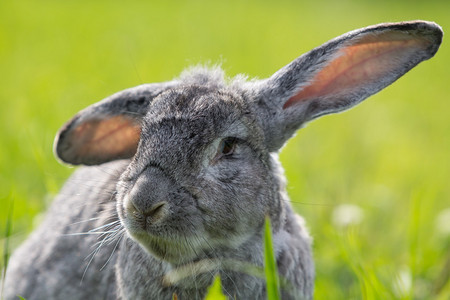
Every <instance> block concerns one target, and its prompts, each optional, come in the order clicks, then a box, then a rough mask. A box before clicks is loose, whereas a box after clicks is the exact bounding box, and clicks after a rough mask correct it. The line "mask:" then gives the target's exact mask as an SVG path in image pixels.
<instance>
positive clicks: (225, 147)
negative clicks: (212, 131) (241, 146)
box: [217, 137, 237, 156]
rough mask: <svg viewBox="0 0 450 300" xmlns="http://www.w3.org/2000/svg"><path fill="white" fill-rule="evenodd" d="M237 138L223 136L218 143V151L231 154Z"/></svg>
mask: <svg viewBox="0 0 450 300" xmlns="http://www.w3.org/2000/svg"><path fill="white" fill-rule="evenodd" d="M236 144H237V139H236V138H233V137H227V138H224V139H223V140H222V141H221V142H220V145H219V149H218V151H217V152H218V153H219V154H221V155H223V156H227V155H231V154H233V152H234V149H235V148H236Z"/></svg>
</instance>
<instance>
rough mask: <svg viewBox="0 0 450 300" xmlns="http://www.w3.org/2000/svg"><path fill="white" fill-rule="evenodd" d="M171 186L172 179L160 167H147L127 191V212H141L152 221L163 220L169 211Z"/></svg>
mask: <svg viewBox="0 0 450 300" xmlns="http://www.w3.org/2000/svg"><path fill="white" fill-rule="evenodd" d="M171 186H173V184H172V181H171V180H170V178H168V177H167V176H166V175H164V173H163V172H162V171H161V170H160V169H158V168H154V167H148V168H147V169H146V170H145V171H144V172H142V174H141V175H140V176H139V178H138V179H137V180H136V183H135V184H134V186H133V188H132V189H131V191H130V193H129V196H128V204H127V210H128V212H130V213H132V214H136V213H138V214H141V215H143V216H144V217H145V218H146V220H149V221H150V222H152V223H154V222H158V221H161V220H163V219H164V218H165V217H166V216H167V215H168V213H169V204H168V202H167V199H168V197H169V193H170V187H171Z"/></svg>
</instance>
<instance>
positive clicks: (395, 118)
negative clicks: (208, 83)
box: [0, 0, 450, 299]
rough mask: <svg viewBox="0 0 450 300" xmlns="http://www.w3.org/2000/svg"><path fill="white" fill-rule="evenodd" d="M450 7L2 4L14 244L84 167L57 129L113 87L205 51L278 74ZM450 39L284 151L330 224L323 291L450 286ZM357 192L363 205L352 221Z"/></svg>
mask: <svg viewBox="0 0 450 300" xmlns="http://www.w3.org/2000/svg"><path fill="white" fill-rule="evenodd" d="M449 11H450V3H448V1H395V2H394V1H356V0H344V1H332V0H326V1H321V2H313V1H288V0H280V1H268V0H267V1H256V0H253V1H252V0H247V1H237V0H233V1H221V2H219V1H206V0H205V1H202V0H193V1H181V0H179V1H128V2H126V3H125V2H123V1H106V0H105V1H48V0H43V1H29V0H24V1H12V0H4V1H1V2H0V70H1V74H2V76H1V78H2V79H1V80H0V140H1V141H2V146H1V147H0V199H1V200H0V201H1V204H0V205H1V209H0V232H1V233H4V232H7V230H6V228H7V220H8V214H9V207H10V205H11V203H12V202H14V213H13V216H12V224H13V227H12V236H11V237H10V238H9V239H8V241H9V243H10V245H9V247H10V248H14V247H15V246H17V244H18V243H19V242H20V241H22V240H23V239H24V238H25V236H26V234H27V233H29V232H30V231H31V230H32V229H33V227H34V226H35V224H36V223H37V222H38V221H39V216H40V213H41V212H43V211H45V209H46V208H47V207H48V204H49V203H50V201H51V199H52V197H53V196H54V195H55V194H56V193H57V191H58V189H59V187H60V186H61V184H62V183H63V182H64V180H65V179H66V178H67V176H68V175H69V174H70V173H71V172H72V169H70V168H67V167H65V166H61V165H59V164H58V163H57V162H56V161H55V159H54V157H53V154H52V142H53V137H54V135H55V133H56V131H57V130H58V128H59V127H60V126H61V125H62V124H63V123H64V122H65V121H66V120H68V119H69V118H70V117H71V116H73V115H74V114H75V113H76V112H77V111H79V110H80V109H82V108H84V107H85V106H87V105H89V104H91V103H93V102H95V101H98V100H100V99H102V98H103V97H106V96H108V95H109V94H111V93H113V92H116V91H118V90H121V89H124V88H127V87H130V86H134V85H138V84H140V83H143V82H155V81H164V80H169V79H171V78H173V77H174V76H176V75H177V74H179V72H180V71H181V70H182V69H183V68H185V67H187V66H189V65H191V64H195V63H204V62H212V63H216V62H221V63H222V65H223V67H224V69H225V70H226V71H227V73H228V74H229V75H235V74H237V73H240V72H245V73H247V74H249V75H250V76H257V77H260V78H263V77H267V76H269V75H270V74H272V73H273V72H275V71H276V70H278V69H279V68H280V67H282V66H284V65H285V64H287V63H289V62H290V61H291V60H292V59H294V58H295V57H297V56H298V55H300V54H301V53H303V52H305V51H307V50H309V49H311V48H313V47H315V46H318V45H320V44H321V43H323V42H325V41H327V40H328V39H330V38H333V37H335V36H337V35H339V34H342V33H344V32H346V31H349V30H352V29H355V28H359V27H363V26H366V25H370V24H375V23H379V22H386V21H401V20H412V19H426V20H433V21H436V22H438V23H439V24H440V25H441V26H443V28H444V31H446V29H447V28H450V18H449V13H448V12H449ZM447 44H448V43H447V40H446V37H444V43H443V45H442V48H441V49H440V51H439V52H438V54H437V55H436V57H435V58H433V59H432V60H430V61H427V62H425V63H423V64H421V65H419V66H418V67H417V68H415V69H414V70H412V71H411V72H410V73H408V74H407V75H406V76H405V77H404V78H402V79H400V80H399V81H398V82H396V83H395V84H394V85H393V86H391V87H389V88H387V89H386V90H385V91H383V92H381V93H380V94H378V95H376V96H374V97H372V98H370V99H369V100H368V101H366V102H364V103H363V104H361V105H360V106H358V107H356V108H355V109H352V110H351V111H349V112H346V113H344V114H339V115H334V116H327V117H324V118H322V119H320V120H318V121H314V122H313V123H311V124H309V125H308V126H307V127H306V128H304V129H302V130H301V131H300V132H299V134H298V135H297V137H295V138H294V139H293V140H292V141H290V143H289V144H288V145H287V146H286V147H285V148H284V149H283V151H282V153H281V159H282V162H283V165H284V166H285V168H286V174H287V177H288V180H289V185H288V192H289V194H290V196H291V199H292V201H293V204H294V206H295V209H296V210H297V211H298V212H299V213H301V214H302V215H303V216H304V217H305V219H306V221H307V224H308V228H309V230H310V232H311V234H312V235H313V237H314V257H315V262H316V269H317V276H316V277H317V278H316V288H315V298H316V299H448V298H449V296H450V283H449V280H448V276H449V272H450V271H449V269H450V262H449V261H450V254H449V253H450V233H449V229H448V228H449V227H450V226H449V225H448V222H450V221H448V220H447V221H446V220H444V221H442V218H441V217H442V216H443V215H442V214H443V213H444V211H445V209H448V208H450V187H449V186H450V185H449V184H448V182H449V174H450V119H449V111H450V101H449V100H450V99H449V97H450V96H449V95H450V84H449V78H450V67H449V66H450V47H449V46H448V45H447ZM343 204H351V205H353V206H352V207H353V208H355V207H356V209H355V210H354V211H356V212H359V213H360V214H359V218H356V219H353V220H351V222H349V223H346V224H343V223H342V222H341V223H340V221H339V220H340V219H339V213H338V212H339V208H342V207H343V208H346V206H342V205H343ZM347 207H348V206H347ZM344 210H345V209H344ZM440 216H441V217H440ZM438 220H440V221H438ZM446 228H447V230H445V229H446ZM1 238H5V237H1ZM2 241H3V240H2ZM0 244H1V245H4V242H2V243H0ZM0 248H1V249H0V252H1V253H0V255H2V257H3V256H4V250H5V249H3V246H2V247H0Z"/></svg>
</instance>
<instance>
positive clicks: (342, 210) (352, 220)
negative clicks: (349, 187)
mask: <svg viewBox="0 0 450 300" xmlns="http://www.w3.org/2000/svg"><path fill="white" fill-rule="evenodd" d="M363 218H364V211H363V210H362V208H360V207H359V206H357V205H354V204H340V205H338V206H336V207H335V209H334V210H333V213H332V215H331V220H332V222H333V224H334V225H335V226H336V227H340V228H344V227H347V226H350V225H357V224H359V223H361V222H362V220H363Z"/></svg>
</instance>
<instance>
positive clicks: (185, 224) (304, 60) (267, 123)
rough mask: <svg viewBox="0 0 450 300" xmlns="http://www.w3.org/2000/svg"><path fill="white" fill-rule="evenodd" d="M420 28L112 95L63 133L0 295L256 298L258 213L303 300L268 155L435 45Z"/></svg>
mask: <svg viewBox="0 0 450 300" xmlns="http://www.w3.org/2000/svg"><path fill="white" fill-rule="evenodd" d="M441 40H442V30H441V29H440V27H439V26H438V25H436V24H435V23H431V22H425V21H411V22H402V23H386V24H379V25H375V26H371V27H366V28H363V29H359V30H355V31H352V32H349V33H347V34H345V35H342V36H340V37H337V38H335V39H333V40H331V41H329V42H327V43H325V44H324V45H322V46H320V47H318V48H315V49H314V50H312V51H310V52H308V53H307V54H304V55H302V56H300V57H299V58H297V59H296V60H294V61H293V62H292V63H290V64H288V65H287V66H285V67H284V68H282V69H281V70H279V71H278V72H276V73H275V74H274V75H273V76H271V77H270V78H268V79H262V80H249V81H248V80H246V78H245V76H242V75H239V76H236V77H235V78H232V79H228V78H225V76H224V74H223V72H222V70H221V69H220V68H219V67H214V68H209V69H208V68H203V67H195V68H192V69H189V70H188V71H185V72H183V73H182V75H181V76H180V77H179V78H177V79H175V80H173V81H169V82H165V83H155V84H144V85H141V86H138V87H135V88H131V89H128V90H125V91H122V92H119V93H117V94H114V95H112V96H110V97H108V98H106V99H104V100H103V101H101V102H99V103H96V104H94V105H92V106H90V107H88V108H86V109H85V110H83V111H81V112H80V113H78V114H77V115H76V116H75V117H74V118H73V119H72V120H70V121H69V122H68V123H67V124H66V125H64V126H63V127H62V129H61V130H60V131H59V133H58V135H57V137H56V140H55V153H56V155H57V157H58V158H59V159H60V160H61V161H63V162H66V163H69V164H73V165H79V164H82V165H87V166H84V167H80V168H79V169H77V170H76V171H75V172H74V173H73V175H72V176H71V177H70V178H69V180H68V181H67V182H66V184H65V185H64V187H63V188H62V189H61V191H60V193H59V195H58V196H57V197H56V199H55V200H54V202H53V203H52V205H51V207H50V209H49V211H48V213H47V215H46V218H45V220H44V221H43V222H42V224H40V226H39V227H38V228H37V229H36V230H35V231H34V232H33V233H32V234H31V235H30V236H29V237H28V239H27V240H26V241H25V242H24V244H23V245H22V246H21V247H19V248H18V249H17V250H16V251H15V252H14V254H13V255H12V257H11V259H10V263H9V268H8V270H7V273H6V278H5V280H6V281H5V287H6V290H5V298H6V299H15V298H16V297H17V295H20V296H23V297H25V298H26V299H30V300H31V299H116V298H120V299H172V297H173V295H174V294H176V295H177V297H178V299H202V298H203V297H204V296H205V295H206V292H207V289H208V287H209V286H210V284H211V283H212V281H213V279H214V277H215V276H216V275H220V278H221V281H222V289H223V293H224V294H225V295H226V296H227V297H229V298H230V299H264V298H265V297H266V287H265V280H264V279H263V278H262V277H260V276H257V274H255V273H254V272H253V273H252V271H251V270H252V266H255V267H260V268H262V267H263V265H264V254H263V252H264V251H263V231H264V223H265V218H266V216H268V217H269V218H270V220H271V225H272V232H273V240H274V251H275V256H276V260H277V266H278V272H279V274H280V276H281V278H282V279H283V280H285V281H286V282H287V284H285V285H282V291H281V296H282V299H311V298H312V295H313V286H314V283H313V282H314V264H313V260H312V254H311V238H310V236H309V234H308V232H307V230H306V229H305V225H304V221H303V219H302V218H301V217H300V216H298V215H297V214H295V213H294V212H293V210H292V208H291V205H290V203H289V198H288V196H287V193H286V189H285V178H284V175H283V169H282V167H281V165H280V163H279V162H278V157H277V152H278V151H279V149H280V148H281V147H282V146H283V145H284V144H285V143H286V141H287V140H288V139H289V138H290V137H292V136H293V135H294V134H295V132H296V131H297V130H298V129H299V128H300V127H301V126H302V125H303V124H305V123H306V122H308V121H311V120H312V119H315V118H317V117H319V116H322V115H325V114H329V113H335V112H339V111H342V110H345V109H348V108H350V107H352V106H354V105H355V104H357V103H359V102H361V101H362V100H364V99H365V98H367V97H368V96H370V95H372V94H374V93H376V92H378V91H380V90H381V89H383V88H384V87H386V86H387V85H389V84H390V83H392V82H393V81H395V80H396V79H397V78H399V77H400V76H402V75H403V74H404V73H406V72H407V71H409V70H410V69H411V68H413V67H414V66H415V65H417V64H418V63H419V62H421V61H423V60H426V59H429V58H431V57H432V56H433V55H434V54H435V53H436V51H437V50H438V48H439V45H440V43H441Z"/></svg>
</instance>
